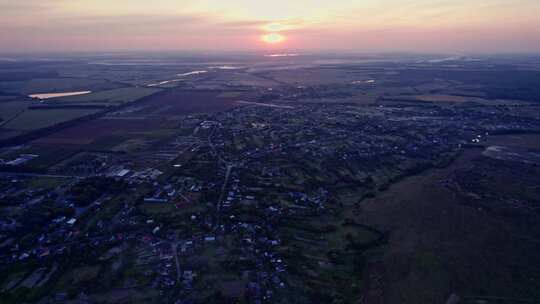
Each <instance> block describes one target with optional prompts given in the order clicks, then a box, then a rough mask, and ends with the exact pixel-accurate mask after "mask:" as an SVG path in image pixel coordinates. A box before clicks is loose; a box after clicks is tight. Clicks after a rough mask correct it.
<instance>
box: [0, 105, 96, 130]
mask: <svg viewBox="0 0 540 304" xmlns="http://www.w3.org/2000/svg"><path fill="white" fill-rule="evenodd" d="M98 111H99V110H95V109H54V110H27V111H25V112H24V113H23V114H21V115H19V116H17V118H15V119H13V120H12V121H10V122H8V123H7V124H6V125H4V126H3V128H5V129H11V130H20V131H31V130H37V129H41V128H46V127H50V126H54V125H56V124H59V123H62V122H66V121H69V120H72V119H76V118H79V117H83V116H87V115H91V114H94V113H96V112H98Z"/></svg>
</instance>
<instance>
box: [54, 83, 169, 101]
mask: <svg viewBox="0 0 540 304" xmlns="http://www.w3.org/2000/svg"><path fill="white" fill-rule="evenodd" d="M159 91H160V90H159V89H153V88H141V87H135V88H119V89H113V90H107V91H100V92H93V93H90V94H86V95H79V96H69V97H61V98H54V99H51V100H50V101H49V102H50V103H51V104H104V105H118V104H123V103H129V102H133V101H135V100H138V99H140V98H143V97H146V96H149V95H152V94H154V93H156V92H159Z"/></svg>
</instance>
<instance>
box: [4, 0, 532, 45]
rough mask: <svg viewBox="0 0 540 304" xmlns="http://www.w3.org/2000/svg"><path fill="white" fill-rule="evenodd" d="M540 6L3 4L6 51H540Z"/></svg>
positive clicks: (492, 2)
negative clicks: (539, 13)
mask: <svg viewBox="0 0 540 304" xmlns="http://www.w3.org/2000/svg"><path fill="white" fill-rule="evenodd" d="M539 11H540V2H538V1H535V0H516V1H499V0H481V1H475V2H474V3H471V1H465V0H455V1H447V0H441V1H426V0H421V1H400V0H381V1H375V0H367V1H357V0H356V1H345V0H335V1H324V0H312V1H307V0H302V1H294V2H290V1H285V0H275V1H270V2H255V1H248V0H234V1H215V0H198V1H191V0H183V1H173V0H156V1H153V2H152V3H149V2H147V1H141V0H132V1H126V0H117V1H113V2H112V1H105V0H94V1H83V0H26V1H21V2H18V3H13V2H12V1H9V0H0V39H1V41H2V43H1V45H0V52H38V51H124V50H138V51H194V50H222V51H258V50H276V49H279V50H295V49H299V50H308V51H320V50H340V51H358V52H373V51H377V52H378V51H407V52H466V53H508V52H528V53H531V52H540V19H538V17H537V16H535V15H536V14H537V12H539Z"/></svg>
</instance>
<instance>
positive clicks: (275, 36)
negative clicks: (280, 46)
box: [261, 33, 285, 44]
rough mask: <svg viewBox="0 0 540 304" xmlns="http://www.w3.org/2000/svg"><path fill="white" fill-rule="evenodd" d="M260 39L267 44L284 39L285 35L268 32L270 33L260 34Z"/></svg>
mask: <svg viewBox="0 0 540 304" xmlns="http://www.w3.org/2000/svg"><path fill="white" fill-rule="evenodd" d="M261 40H262V41H264V42H266V43H269V44H277V43H280V42H283V41H285V36H283V35H280V34H277V33H270V34H266V35H262V36H261Z"/></svg>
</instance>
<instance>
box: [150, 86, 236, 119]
mask: <svg viewBox="0 0 540 304" xmlns="http://www.w3.org/2000/svg"><path fill="white" fill-rule="evenodd" d="M220 94H221V95H220ZM233 96H234V98H232V97H227V95H223V92H212V91H180V90H172V91H169V92H167V93H164V94H160V95H158V96H155V97H150V98H149V99H147V100H146V101H145V104H146V105H148V108H146V109H145V110H144V112H145V113H148V114H155V115H188V114H192V113H213V112H219V111H224V110H227V109H231V108H233V107H235V106H237V104H236V103H234V102H233V101H234V100H236V99H241V96H237V94H235V95H233Z"/></svg>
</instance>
